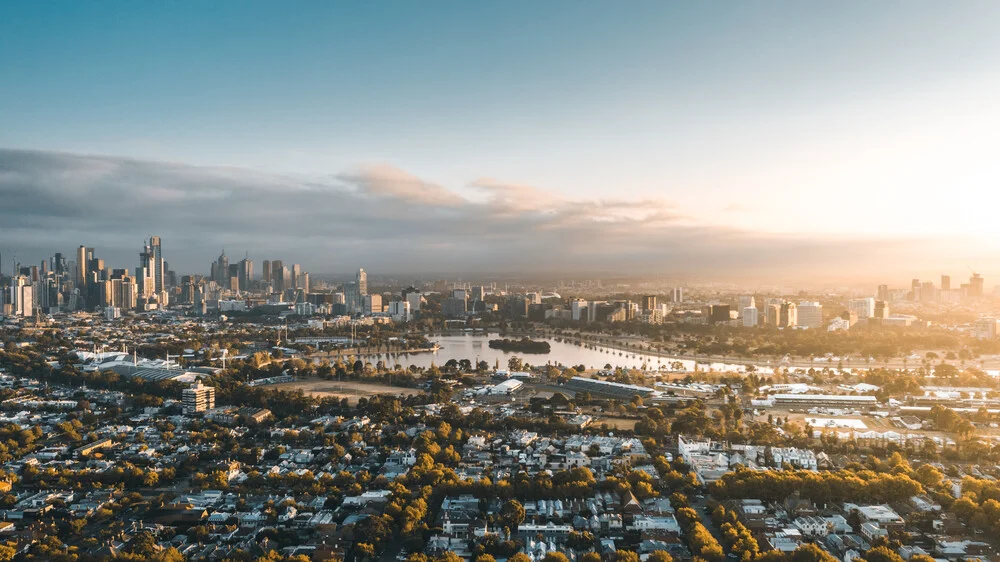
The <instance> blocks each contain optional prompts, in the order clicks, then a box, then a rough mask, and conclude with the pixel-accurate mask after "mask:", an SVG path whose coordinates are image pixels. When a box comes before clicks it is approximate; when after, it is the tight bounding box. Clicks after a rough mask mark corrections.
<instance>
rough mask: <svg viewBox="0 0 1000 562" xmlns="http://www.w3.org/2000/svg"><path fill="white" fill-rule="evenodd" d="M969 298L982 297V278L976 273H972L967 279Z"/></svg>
mask: <svg viewBox="0 0 1000 562" xmlns="http://www.w3.org/2000/svg"><path fill="white" fill-rule="evenodd" d="M969 296H970V297H977V298H978V297H981V296H983V278H982V276H981V275H979V274H978V273H973V274H972V277H970V278H969Z"/></svg>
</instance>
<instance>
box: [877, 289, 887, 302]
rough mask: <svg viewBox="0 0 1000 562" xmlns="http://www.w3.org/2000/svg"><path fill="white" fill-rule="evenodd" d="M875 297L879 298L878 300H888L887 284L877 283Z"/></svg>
mask: <svg viewBox="0 0 1000 562" xmlns="http://www.w3.org/2000/svg"><path fill="white" fill-rule="evenodd" d="M875 298H876V299H878V300H880V301H888V300H889V286H888V285H879V286H878V292H876V293H875Z"/></svg>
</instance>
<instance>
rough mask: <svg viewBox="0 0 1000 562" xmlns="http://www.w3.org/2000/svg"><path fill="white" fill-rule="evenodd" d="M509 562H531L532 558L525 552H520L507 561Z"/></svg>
mask: <svg viewBox="0 0 1000 562" xmlns="http://www.w3.org/2000/svg"><path fill="white" fill-rule="evenodd" d="M507 562H531V558H529V557H528V555H527V554H525V553H523V552H518V553H517V554H515V555H513V556H511V557H510V558H508V559H507Z"/></svg>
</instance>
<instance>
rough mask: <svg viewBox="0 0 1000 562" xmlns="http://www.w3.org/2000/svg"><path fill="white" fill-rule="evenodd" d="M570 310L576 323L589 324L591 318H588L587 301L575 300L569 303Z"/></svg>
mask: <svg viewBox="0 0 1000 562" xmlns="http://www.w3.org/2000/svg"><path fill="white" fill-rule="evenodd" d="M569 310H570V313H571V314H572V315H573V316H572V318H573V320H574V321H576V322H588V321H590V317H589V316H588V307H587V301H585V300H583V299H573V300H571V301H569Z"/></svg>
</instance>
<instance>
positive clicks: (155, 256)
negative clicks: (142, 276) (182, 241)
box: [149, 236, 166, 293]
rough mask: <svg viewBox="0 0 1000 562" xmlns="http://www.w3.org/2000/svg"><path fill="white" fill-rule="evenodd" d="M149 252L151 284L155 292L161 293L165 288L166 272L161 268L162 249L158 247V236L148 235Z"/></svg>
mask: <svg viewBox="0 0 1000 562" xmlns="http://www.w3.org/2000/svg"><path fill="white" fill-rule="evenodd" d="M149 253H150V254H151V259H150V261H151V264H152V266H153V284H154V289H155V291H156V292H157V293H161V292H162V291H163V290H164V289H165V288H166V282H165V280H166V272H165V271H164V268H163V250H162V249H161V247H160V237H159V236H150V237H149Z"/></svg>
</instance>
